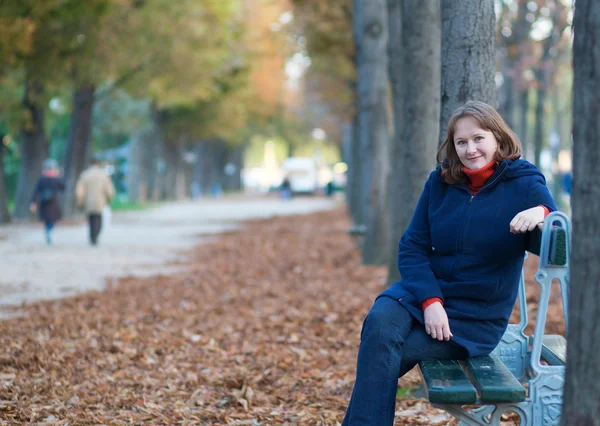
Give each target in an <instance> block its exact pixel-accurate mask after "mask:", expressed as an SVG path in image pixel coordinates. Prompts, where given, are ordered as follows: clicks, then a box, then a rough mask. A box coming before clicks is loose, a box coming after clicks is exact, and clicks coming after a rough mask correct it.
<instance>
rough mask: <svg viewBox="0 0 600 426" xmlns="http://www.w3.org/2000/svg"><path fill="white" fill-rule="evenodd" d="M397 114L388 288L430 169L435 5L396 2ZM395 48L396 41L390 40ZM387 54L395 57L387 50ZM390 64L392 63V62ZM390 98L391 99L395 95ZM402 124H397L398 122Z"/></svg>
mask: <svg viewBox="0 0 600 426" xmlns="http://www.w3.org/2000/svg"><path fill="white" fill-rule="evenodd" d="M400 14H401V15H402V36H401V40H402V52H401V53H402V58H403V61H402V63H403V68H402V70H391V72H401V73H402V78H401V81H402V87H401V89H400V93H401V95H400V94H398V95H400V96H401V99H400V100H396V99H394V106H395V107H396V104H397V103H399V104H400V105H399V106H400V107H401V112H400V113H397V112H395V114H394V115H399V116H400V118H399V119H398V120H396V123H397V124H396V126H395V132H396V136H395V139H394V145H393V148H392V152H393V154H392V156H391V163H392V164H393V165H394V179H391V190H390V194H391V195H390V199H391V200H392V201H391V204H392V205H391V217H392V220H391V226H390V229H389V233H390V234H391V235H392V238H393V241H392V244H390V246H391V247H392V249H391V253H390V256H389V257H390V259H389V262H388V284H391V283H392V282H394V281H396V280H397V278H398V277H399V275H398V267H397V252H398V247H397V245H396V244H397V242H398V240H399V239H400V237H401V236H402V233H403V232H404V230H405V229H406V227H407V226H408V224H409V222H410V219H411V217H412V214H413V212H414V210H415V207H416V205H417V202H418V201H419V196H420V194H421V191H422V189H423V185H424V184H425V181H426V180H427V177H428V176H429V173H430V172H431V170H432V169H433V167H434V166H435V154H436V151H437V141H438V133H439V129H438V120H439V116H440V46H441V19H440V6H439V2H438V1H437V0H403V1H402V11H401V13H400ZM396 43H397V41H396ZM390 51H391V52H395V51H394V50H391V49H390ZM394 62H396V63H397V62H398V61H397V60H396V61H394ZM395 95H396V94H395ZM400 120H402V122H399V121H400Z"/></svg>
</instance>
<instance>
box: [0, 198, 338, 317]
mask: <svg viewBox="0 0 600 426" xmlns="http://www.w3.org/2000/svg"><path fill="white" fill-rule="evenodd" d="M337 205H339V204H337V203H336V201H334V200H331V199H326V198H324V197H302V198H295V199H293V200H291V201H282V200H280V199H278V198H276V197H274V196H263V197H261V196H243V195H238V196H232V197H225V198H220V199H200V200H197V201H187V202H177V203H168V204H164V205H161V206H159V207H156V208H150V209H147V210H141V211H128V212H116V213H114V214H113V217H112V220H111V223H110V224H109V226H105V228H104V229H103V231H102V234H101V236H100V244H99V246H98V247H91V246H90V245H89V244H88V239H87V225H86V223H84V221H83V220H80V221H78V223H74V224H65V223H59V224H58V226H57V229H56V230H55V232H54V234H55V235H54V245H53V246H51V247H48V246H46V244H45V242H44V239H43V233H42V226H41V224H40V223H35V224H33V223H31V224H19V225H8V226H0V270H1V271H2V274H0V318H2V317H7V316H10V315H14V314H15V311H14V308H15V307H16V306H20V305H22V304H23V303H24V302H33V301H37V300H42V299H56V298H61V297H67V296H71V295H74V294H77V293H80V292H84V291H87V290H100V289H102V288H104V286H105V285H106V283H107V282H109V283H110V282H116V280H117V278H119V277H124V276H150V275H155V274H169V273H172V272H175V271H178V270H181V268H184V267H185V265H186V263H185V260H186V256H187V252H188V251H189V250H190V249H191V248H192V247H193V246H195V245H197V244H199V243H202V242H209V241H213V240H214V239H215V238H216V236H217V235H218V234H219V233H222V232H226V231H230V230H234V229H238V228H239V227H241V226H243V222H244V221H247V220H252V219H264V218H268V217H272V216H284V215H293V214H308V213H313V212H317V211H323V210H329V209H332V208H335V207H336V206H337Z"/></svg>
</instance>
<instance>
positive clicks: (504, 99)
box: [498, 55, 516, 129]
mask: <svg viewBox="0 0 600 426" xmlns="http://www.w3.org/2000/svg"><path fill="white" fill-rule="evenodd" d="M502 63H503V64H504V69H503V70H502V75H503V77H504V81H503V82H502V86H500V91H501V93H500V94H499V95H501V101H500V106H499V107H498V112H500V115H502V117H503V118H504V121H506V123H507V124H508V125H509V126H510V128H511V129H514V128H515V118H514V115H515V77H514V68H515V65H516V64H515V61H514V60H512V59H511V58H510V57H509V56H508V55H506V57H505V58H504V60H503V61H502Z"/></svg>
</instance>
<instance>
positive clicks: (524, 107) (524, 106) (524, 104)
mask: <svg viewBox="0 0 600 426" xmlns="http://www.w3.org/2000/svg"><path fill="white" fill-rule="evenodd" d="M520 98H521V100H520V102H519V103H520V104H521V124H520V126H519V131H520V134H519V139H521V145H522V146H523V158H528V156H527V138H528V132H527V130H528V123H527V121H528V120H527V114H528V113H529V89H527V88H525V89H524V90H523V91H522V92H521V96H520Z"/></svg>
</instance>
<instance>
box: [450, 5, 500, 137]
mask: <svg viewBox="0 0 600 426" xmlns="http://www.w3.org/2000/svg"><path fill="white" fill-rule="evenodd" d="M494 25H495V17H494V2H492V1H480V0H461V1H444V2H442V83H441V84H442V87H441V114H440V136H439V143H440V144H441V143H442V142H443V140H444V138H445V137H446V129H447V126H448V119H449V118H450V116H451V115H452V113H453V112H454V110H455V109H456V108H458V107H459V106H460V105H462V104H464V103H465V102H467V101H470V100H473V101H482V102H485V103H487V104H490V105H492V106H495V103H496V83H495V74H496V70H495V59H494V56H495V50H494Z"/></svg>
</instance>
